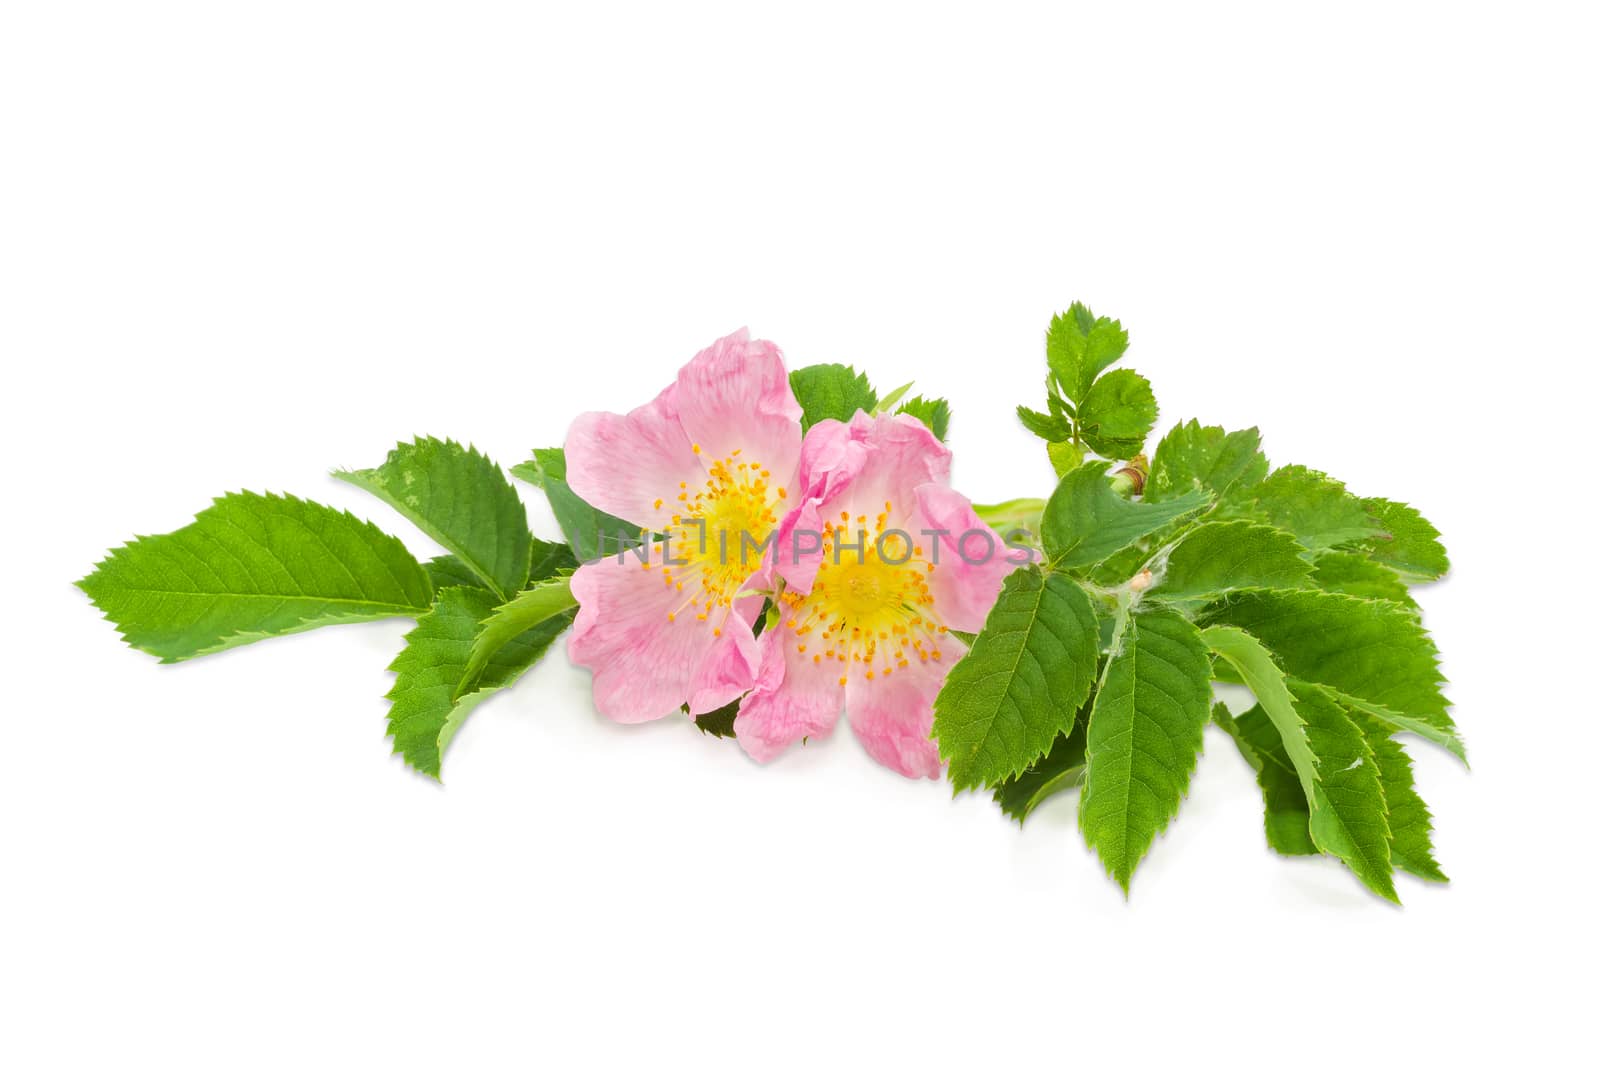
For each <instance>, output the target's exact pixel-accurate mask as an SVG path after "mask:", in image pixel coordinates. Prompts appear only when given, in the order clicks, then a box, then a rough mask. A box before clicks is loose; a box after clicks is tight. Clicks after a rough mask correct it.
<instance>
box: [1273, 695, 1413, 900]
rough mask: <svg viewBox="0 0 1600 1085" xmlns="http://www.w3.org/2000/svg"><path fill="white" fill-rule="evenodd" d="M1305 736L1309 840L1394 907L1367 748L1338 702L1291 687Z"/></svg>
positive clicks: (1374, 768) (1378, 784)
mask: <svg viewBox="0 0 1600 1085" xmlns="http://www.w3.org/2000/svg"><path fill="white" fill-rule="evenodd" d="M1291 688H1292V689H1293V692H1294V696H1295V700H1296V702H1297V703H1298V705H1299V708H1300V715H1301V717H1302V718H1303V719H1304V720H1305V721H1306V736H1307V738H1309V739H1310V741H1311V749H1312V752H1313V753H1315V754H1316V755H1317V773H1318V777H1319V780H1318V783H1317V793H1316V797H1315V799H1314V800H1313V802H1312V803H1311V839H1312V841H1313V842H1315V843H1316V845H1317V849H1318V850H1319V851H1321V852H1323V853H1324V854H1327V855H1332V856H1334V857H1336V858H1337V859H1339V860H1340V861H1341V862H1343V863H1344V865H1345V866H1347V867H1349V868H1350V869H1351V871H1353V872H1354V873H1355V875H1356V877H1358V878H1360V879H1361V880H1362V882H1364V883H1365V884H1366V886H1367V888H1369V889H1371V890H1372V891H1373V892H1374V893H1377V894H1378V895H1379V896H1380V897H1383V898H1384V899H1385V900H1391V901H1394V902H1395V903H1396V904H1399V903H1400V897H1399V896H1398V895H1397V894H1396V893H1395V889H1394V865H1393V863H1392V861H1391V860H1390V858H1389V812H1388V808H1387V807H1386V806H1385V805H1384V801H1383V783H1382V781H1381V780H1380V778H1379V776H1378V765H1377V761H1376V758H1375V757H1374V755H1373V752H1372V748H1371V747H1370V746H1368V745H1367V741H1366V739H1365V738H1363V737H1362V734H1361V728H1359V727H1357V726H1356V724H1355V721H1353V720H1352V719H1351V718H1350V717H1349V715H1348V714H1346V712H1345V711H1344V709H1343V708H1342V707H1340V705H1339V702H1337V701H1335V700H1334V699H1333V698H1332V697H1330V696H1328V694H1327V693H1326V692H1324V691H1323V690H1321V689H1320V688H1318V687H1316V686H1312V685H1308V684H1306V683H1304V682H1297V683H1295V684H1294V685H1293V686H1292V687H1291Z"/></svg>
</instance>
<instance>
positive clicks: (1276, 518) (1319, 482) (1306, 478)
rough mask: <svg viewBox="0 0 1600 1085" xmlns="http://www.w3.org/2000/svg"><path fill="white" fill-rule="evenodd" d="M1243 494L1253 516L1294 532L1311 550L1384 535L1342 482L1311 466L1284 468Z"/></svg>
mask: <svg viewBox="0 0 1600 1085" xmlns="http://www.w3.org/2000/svg"><path fill="white" fill-rule="evenodd" d="M1244 496H1245V497H1246V498H1247V502H1248V504H1247V507H1248V508H1249V510H1250V513H1251V515H1252V516H1253V517H1255V518H1258V519H1262V520H1265V521H1266V522H1268V523H1271V524H1275V525H1276V526H1278V527H1281V528H1283V530H1285V531H1287V532H1290V533H1291V534H1292V535H1294V537H1295V538H1297V539H1299V540H1300V543H1301V545H1302V546H1304V547H1305V548H1306V549H1308V550H1327V549H1332V548H1333V547H1336V546H1343V545H1345V544H1347V543H1352V542H1358V541H1360V540H1362V539H1369V538H1372V537H1373V536H1375V535H1378V534H1380V533H1381V529H1380V528H1379V527H1378V522H1377V521H1376V520H1375V519H1373V518H1372V516H1370V515H1369V514H1368V513H1367V510H1366V509H1364V508H1362V507H1361V501H1360V500H1359V499H1358V498H1356V497H1355V496H1354V495H1353V494H1351V493H1350V492H1349V491H1348V490H1346V489H1345V488H1344V483H1342V482H1340V481H1339V480H1338V479H1333V478H1329V477H1328V476H1327V475H1325V474H1323V473H1322V472H1321V471H1313V470H1311V469H1310V468H1309V467H1300V466H1297V465H1291V466H1288V467H1280V468H1278V469H1277V470H1276V471H1274V472H1272V474H1270V475H1268V476H1267V477H1266V479H1265V480H1264V481H1262V482H1261V483H1259V484H1258V485H1257V486H1255V487H1254V488H1253V489H1251V490H1250V491H1249V493H1248V494H1246V495H1244Z"/></svg>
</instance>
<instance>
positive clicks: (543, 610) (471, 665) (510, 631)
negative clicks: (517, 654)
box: [457, 577, 578, 694]
mask: <svg viewBox="0 0 1600 1085" xmlns="http://www.w3.org/2000/svg"><path fill="white" fill-rule="evenodd" d="M577 605H578V601H577V600H576V599H574V598H573V597H572V586H571V583H570V581H569V579H568V578H567V577H558V578H556V579H554V580H546V581H544V582H543V583H541V584H535V585H533V586H532V587H531V588H528V589H526V590H525V591H521V592H518V593H517V594H516V595H515V596H514V597H513V598H512V599H511V600H510V602H507V603H502V604H501V605H499V606H497V607H495V608H494V613H493V614H490V615H489V616H488V617H486V618H484V620H483V627H482V628H481V629H479V630H478V637H477V642H476V643H475V644H473V646H472V653H471V655H470V657H469V658H468V660H467V664H466V667H465V668H464V669H463V672H462V675H461V683H460V687H459V688H458V689H457V693H458V694H462V693H466V692H468V691H469V690H470V689H471V688H472V686H473V685H474V684H476V683H477V682H478V681H479V676H480V675H482V674H483V672H484V669H485V668H486V667H488V666H489V665H490V663H492V662H493V660H494V659H495V657H496V656H497V655H498V654H499V653H500V650H501V649H502V648H504V647H505V646H506V645H507V644H509V643H511V642H512V641H513V640H515V639H516V638H517V637H519V636H521V635H522V634H523V633H525V632H527V631H528V630H529V629H532V628H534V627H535V626H540V625H544V624H545V623H547V622H550V621H551V620H552V619H556V618H562V617H563V616H564V615H566V613H567V612H568V611H570V610H573V609H575V608H576V607H577ZM570 620H571V619H570V618H565V619H563V623H562V627H563V628H565V623H566V622H567V621H570Z"/></svg>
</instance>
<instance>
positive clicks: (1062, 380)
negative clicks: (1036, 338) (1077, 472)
mask: <svg viewBox="0 0 1600 1085" xmlns="http://www.w3.org/2000/svg"><path fill="white" fill-rule="evenodd" d="M1127 349H1128V333H1127V332H1125V331H1123V330H1122V325H1121V324H1119V323H1118V322H1117V321H1114V320H1109V319H1107V318H1105V317H1096V316H1095V315H1094V314H1093V313H1092V312H1090V311H1089V308H1088V306H1086V305H1084V304H1083V303H1082V302H1074V303H1073V304H1072V306H1071V308H1069V309H1068V310H1067V311H1066V312H1065V313H1058V314H1056V316H1055V318H1054V319H1052V320H1051V321H1050V329H1049V331H1048V332H1047V333H1046V334H1045V359H1046V361H1047V363H1048V365H1049V379H1048V380H1047V381H1046V382H1045V405H1046V408H1047V409H1046V410H1044V411H1037V410H1034V409H1033V408H1031V407H1018V408H1017V418H1018V419H1020V420H1021V422H1022V424H1023V425H1024V426H1026V427H1027V429H1028V431H1029V432H1030V433H1032V434H1034V435H1035V436H1036V437H1040V438H1042V439H1043V440H1044V441H1045V442H1047V444H1048V445H1049V452H1050V462H1051V465H1052V466H1054V467H1055V469H1056V474H1057V476H1058V477H1059V476H1061V475H1064V474H1066V473H1067V471H1069V470H1071V469H1072V468H1074V467H1076V466H1077V465H1078V464H1079V463H1081V462H1082V460H1083V453H1084V449H1085V448H1088V449H1091V450H1093V451H1094V452H1096V453H1098V454H1099V455H1102V456H1108V457H1112V458H1116V459H1127V458H1130V457H1132V456H1135V455H1137V454H1138V453H1139V452H1140V450H1142V449H1143V448H1144V442H1145V438H1146V437H1148V436H1149V434H1150V427H1151V426H1153V425H1155V421H1156V413H1157V411H1156V398H1155V394H1154V393H1153V392H1151V390H1150V382H1149V381H1147V380H1145V379H1144V378H1143V377H1141V376H1139V374H1137V373H1135V372H1133V371H1132V370H1131V369H1117V370H1112V371H1110V372H1106V370H1107V369H1108V368H1109V367H1110V366H1112V365H1115V364H1116V363H1117V361H1119V360H1120V359H1121V358H1122V355H1123V353H1124V352H1125V351H1126V350H1127ZM1068 449H1070V452H1069V451H1068Z"/></svg>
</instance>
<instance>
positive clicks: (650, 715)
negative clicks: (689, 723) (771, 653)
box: [567, 551, 758, 723]
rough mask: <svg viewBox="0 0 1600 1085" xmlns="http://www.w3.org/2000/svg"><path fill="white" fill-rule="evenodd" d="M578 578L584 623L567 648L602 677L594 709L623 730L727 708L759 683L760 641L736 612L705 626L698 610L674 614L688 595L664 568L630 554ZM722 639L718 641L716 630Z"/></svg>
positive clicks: (584, 569)
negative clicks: (686, 710)
mask: <svg viewBox="0 0 1600 1085" xmlns="http://www.w3.org/2000/svg"><path fill="white" fill-rule="evenodd" d="M623 559H624V560H623V562H622V563H621V564H619V563H618V561H617V559H616V558H603V559H601V560H599V561H595V562H592V563H590V564H587V565H584V566H581V567H580V568H579V569H578V571H577V572H576V573H574V574H573V576H572V594H573V595H574V596H576V597H577V600H578V616H577V618H576V619H575V620H574V621H573V624H572V635H571V637H570V638H569V639H568V641H567V654H568V656H569V657H570V658H571V660H572V662H574V663H576V664H578V665H579V666H581V667H588V668H589V669H590V670H592V671H593V672H594V703H595V707H596V708H598V709H599V710H600V711H601V712H602V713H603V714H604V715H606V716H609V717H610V718H611V719H613V720H616V721H617V722H618V723H642V722H644V721H646V720H655V719H660V718H662V717H663V716H667V715H670V714H671V713H673V712H676V711H677V710H678V709H679V708H680V707H681V706H682V705H684V704H685V703H687V704H688V705H689V707H690V709H691V710H693V711H696V712H703V711H709V710H710V709H713V708H716V707H717V706H719V705H724V704H727V703H728V702H729V701H731V700H733V699H734V698H735V697H737V696H738V695H739V694H740V693H742V692H744V691H745V690H746V689H748V688H750V685H751V683H752V682H753V681H754V680H755V676H756V664H757V662H758V657H757V653H756V645H755V637H754V634H752V632H751V630H750V626H749V625H748V624H746V623H745V622H744V621H741V620H740V619H739V618H738V617H736V616H734V615H732V613H731V612H730V611H729V610H728V609H726V608H725V609H723V610H721V611H720V612H713V613H712V614H711V616H710V618H709V619H708V620H707V621H703V622H702V621H697V620H696V618H695V610H694V608H693V607H685V608H683V613H682V614H681V615H679V616H678V618H677V619H676V620H675V621H670V622H669V621H668V620H667V615H668V614H669V613H670V612H671V611H672V610H673V609H674V608H676V607H679V606H681V605H682V602H683V599H684V596H683V595H682V594H681V593H679V592H678V591H676V590H675V589H674V588H673V587H672V586H671V585H670V584H668V583H667V582H666V580H665V579H664V577H663V576H662V569H661V566H660V565H659V564H655V565H648V566H647V565H644V564H642V563H641V562H640V560H639V557H638V555H637V554H635V553H633V552H632V551H627V552H625V553H624V555H623ZM719 629H720V630H721V631H722V635H721V636H718V635H716V630H719Z"/></svg>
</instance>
